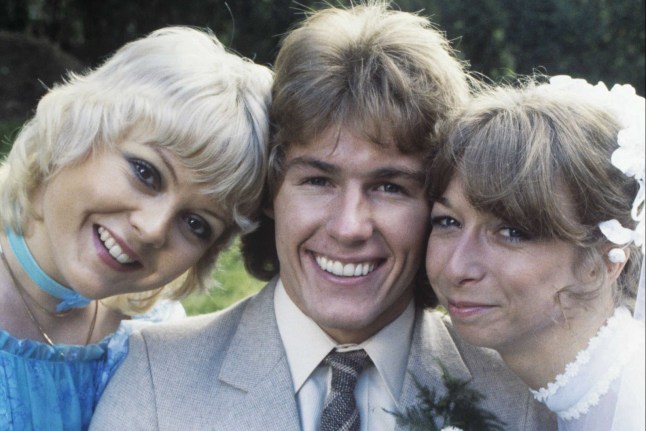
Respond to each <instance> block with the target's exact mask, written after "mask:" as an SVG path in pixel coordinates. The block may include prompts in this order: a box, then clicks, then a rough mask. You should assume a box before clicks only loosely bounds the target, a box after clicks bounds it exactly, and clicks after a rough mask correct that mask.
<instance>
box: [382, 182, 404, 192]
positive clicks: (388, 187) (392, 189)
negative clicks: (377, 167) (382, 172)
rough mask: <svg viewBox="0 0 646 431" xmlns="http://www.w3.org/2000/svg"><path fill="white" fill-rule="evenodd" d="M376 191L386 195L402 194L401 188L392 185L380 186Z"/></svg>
mask: <svg viewBox="0 0 646 431" xmlns="http://www.w3.org/2000/svg"><path fill="white" fill-rule="evenodd" d="M377 190H380V191H383V192H386V193H402V188H401V187H400V186H399V185H397V184H393V183H386V184H382V185H380V186H379V187H378V188H377Z"/></svg>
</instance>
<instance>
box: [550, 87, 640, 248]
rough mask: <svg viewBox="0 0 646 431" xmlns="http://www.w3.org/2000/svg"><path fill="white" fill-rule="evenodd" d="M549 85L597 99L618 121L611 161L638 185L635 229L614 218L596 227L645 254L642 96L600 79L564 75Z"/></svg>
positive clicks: (634, 202)
mask: <svg viewBox="0 0 646 431" xmlns="http://www.w3.org/2000/svg"><path fill="white" fill-rule="evenodd" d="M550 87H553V88H556V89H559V90H563V91H567V92H573V93H578V94H584V95H586V96H587V97H591V98H593V99H594V100H597V101H599V103H601V104H602V106H604V107H606V108H608V109H609V111H610V113H611V114H613V115H614V116H615V117H616V119H617V120H618V121H619V123H620V124H621V126H622V129H621V130H620V131H619V133H618V135H617V144H618V145H619V147H618V148H617V149H616V150H615V151H614V152H613V153H612V157H611V162H612V164H613V165H614V166H615V167H617V168H618V169H619V170H621V171H622V172H623V173H624V174H625V175H626V176H629V177H633V178H634V179H635V181H637V183H638V184H639V190H638V192H637V196H635V200H634V201H633V206H632V211H631V215H632V218H633V220H635V221H636V222H637V227H636V228H635V229H634V230H633V229H628V228H626V227H624V226H622V225H621V223H619V221H617V220H615V219H613V220H607V221H604V222H601V223H599V229H601V232H602V233H603V234H604V235H605V237H606V238H608V240H609V241H611V242H612V243H614V244H618V245H622V246H625V245H628V244H630V243H631V242H634V243H635V244H636V245H637V246H639V247H641V249H642V253H644V246H645V244H644V234H645V230H644V229H645V228H644V225H645V224H644V193H645V190H644V176H645V174H644V157H645V154H644V153H645V151H644V148H645V147H646V129H645V124H644V117H645V109H644V106H645V104H644V98H643V97H641V96H638V95H637V93H636V92H635V89H634V88H633V87H632V86H631V85H627V84H625V85H619V84H615V85H614V86H613V87H612V89H611V90H608V87H606V85H605V84H604V83H603V82H599V83H598V84H597V85H592V84H590V83H588V82H587V81H586V80H585V79H578V78H577V79H575V78H572V77H570V76H567V75H559V76H554V77H552V78H550Z"/></svg>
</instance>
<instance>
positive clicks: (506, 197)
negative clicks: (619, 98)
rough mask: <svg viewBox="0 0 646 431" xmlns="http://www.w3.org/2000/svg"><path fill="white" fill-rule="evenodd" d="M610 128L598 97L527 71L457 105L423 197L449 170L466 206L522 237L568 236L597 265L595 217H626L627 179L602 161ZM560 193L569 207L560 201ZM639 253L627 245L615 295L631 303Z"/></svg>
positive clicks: (632, 187) (632, 191)
mask: <svg viewBox="0 0 646 431" xmlns="http://www.w3.org/2000/svg"><path fill="white" fill-rule="evenodd" d="M619 129H620V127H619V124H618V122H617V120H616V119H615V118H614V117H613V116H612V115H611V114H610V113H609V112H607V111H606V109H605V108H604V107H602V106H598V105H597V104H595V103H594V102H593V101H591V100H588V99H587V98H585V97H584V96H577V95H574V94H564V93H563V92H560V91H556V90H554V89H553V88H551V87H550V86H549V85H546V84H543V85H541V84H539V83H537V81H536V80H527V81H525V82H523V83H521V84H519V86H517V87H514V86H511V85H509V86H500V87H494V88H490V89H488V90H485V91H483V92H482V93H481V94H479V95H478V96H477V97H476V98H475V99H474V100H473V101H472V102H471V103H470V104H469V106H468V107H467V108H466V109H465V110H464V111H463V112H462V113H461V114H460V116H459V117H458V118H457V119H456V120H455V122H454V123H453V125H452V127H451V131H450V132H449V135H448V138H447V141H446V143H445V145H443V146H441V147H440V149H439V150H438V152H437V154H435V156H434V158H433V161H432V164H431V166H430V173H431V189H430V193H431V199H436V198H438V197H440V196H441V195H442V193H443V192H444V191H445V189H446V187H447V185H448V183H449V181H450V180H451V178H453V177H454V176H457V177H459V178H461V179H462V181H463V184H464V189H465V194H466V196H467V199H468V201H469V202H470V204H471V205H473V207H474V208H476V209H478V210H479V211H482V212H485V213H490V214H493V215H494V216H496V217H497V218H500V219H501V220H505V221H506V222H508V223H510V224H513V225H514V226H515V227H517V228H519V229H521V230H522V231H524V232H525V233H526V234H527V235H529V237H530V238H536V239H559V240H563V241H566V242H568V243H571V244H573V245H575V246H576V247H578V248H579V250H580V252H581V253H580V256H581V262H582V263H583V262H586V263H589V264H592V265H603V264H604V259H605V257H606V253H607V248H608V242H607V239H606V238H605V237H604V236H603V235H602V234H601V232H600V230H599V228H598V224H599V223H600V222H602V221H605V220H611V219H617V220H619V221H620V222H621V224H622V225H623V226H626V227H630V228H632V229H634V227H635V222H634V220H633V219H632V217H631V215H630V212H631V207H632V202H633V200H634V197H635V195H636V193H637V187H638V186H637V182H636V181H635V180H634V179H632V178H629V177H627V176H625V175H624V174H623V173H622V172H621V171H620V170H618V169H617V168H616V167H614V166H613V165H612V163H611V161H610V158H611V154H612V152H613V151H614V150H615V149H616V148H617V146H618V144H617V133H618V131H619ZM563 202H567V203H568V205H571V208H572V210H573V211H564V210H563ZM572 213H574V217H572V216H571V214H572ZM640 262H641V251H640V250H639V248H637V247H636V246H634V245H631V246H630V257H629V261H628V263H627V264H626V267H625V268H624V270H623V272H622V274H621V275H620V277H619V280H618V283H617V285H618V289H617V291H616V292H615V297H616V301H617V303H625V304H627V305H631V304H632V301H633V300H634V297H635V294H636V289H637V281H638V276H639V267H640ZM582 266H585V265H582ZM585 267H587V268H589V266H585ZM594 267H595V266H593V268H594ZM596 268H600V267H599V266H596ZM596 273H597V274H599V275H600V276H602V274H605V271H601V270H599V271H596ZM588 293H589V292H588Z"/></svg>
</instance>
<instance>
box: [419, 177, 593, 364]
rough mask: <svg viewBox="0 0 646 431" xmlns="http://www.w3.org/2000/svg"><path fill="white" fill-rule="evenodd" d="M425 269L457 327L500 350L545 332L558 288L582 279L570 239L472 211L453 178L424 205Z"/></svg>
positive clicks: (553, 319) (554, 318)
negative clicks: (427, 221)
mask: <svg viewBox="0 0 646 431" xmlns="http://www.w3.org/2000/svg"><path fill="white" fill-rule="evenodd" d="M431 224H432V232H431V235H430V239H429V242H428V249H427V257H426V270H427V273H428V276H429V279H430V282H431V285H432V286H433V289H434V290H435V292H436V294H437V296H438V298H439V300H440V303H441V304H442V305H443V306H445V307H446V308H447V310H448V312H449V314H450V316H451V320H452V322H453V325H454V326H455V328H456V330H457V331H458V332H459V334H460V335H461V336H462V337H463V338H465V339H466V340H467V341H469V342H470V343H472V344H476V345H479V346H485V347H490V348H494V349H496V350H498V351H500V352H501V353H504V352H508V351H512V350H514V349H517V348H519V347H521V346H523V345H524V344H525V343H532V344H536V343H540V342H541V341H545V340H549V339H550V334H551V333H552V331H554V330H555V329H556V326H557V325H561V324H562V323H561V321H562V319H561V317H562V310H561V308H560V306H559V292H560V291H561V290H562V289H564V288H566V287H569V288H572V287H576V286H577V285H579V284H581V282H580V281H579V280H578V278H577V275H576V274H575V268H576V265H577V262H578V259H577V252H576V250H575V248H574V246H572V245H570V244H568V243H566V242H563V241H559V240H542V239H532V238H530V237H528V236H527V235H526V234H525V233H524V232H522V231H521V230H519V229H517V228H516V227H514V226H513V225H510V224H508V223H506V222H505V221H503V220H500V219H498V218H496V217H495V216H493V215H491V214H486V213H482V212H479V211H477V210H476V209H475V208H473V207H472V206H471V205H470V204H469V202H468V201H467V200H466V198H465V195H464V192H463V189H462V183H461V181H460V180H459V179H455V178H454V179H453V180H451V182H450V183H449V186H448V188H447V190H446V192H445V193H444V194H443V196H442V198H441V199H440V200H439V201H438V202H436V203H435V204H434V206H433V209H432V211H431Z"/></svg>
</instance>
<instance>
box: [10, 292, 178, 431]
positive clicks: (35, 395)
mask: <svg viewBox="0 0 646 431" xmlns="http://www.w3.org/2000/svg"><path fill="white" fill-rule="evenodd" d="M178 307H179V308H180V309H181V305H179V303H176V302H171V301H163V302H161V303H160V304H159V305H158V306H157V307H155V309H153V311H152V312H151V313H148V314H145V315H142V316H136V317H135V318H133V319H132V320H128V321H123V322H121V324H120V325H119V328H118V329H117V331H116V332H114V333H113V334H111V335H109V336H107V337H106V338H104V339H103V340H101V342H99V343H97V344H90V345H87V346H76V345H63V344H61V345H55V346H50V345H48V344H45V343H41V342H38V341H34V340H21V339H17V338H15V337H13V336H12V335H11V334H9V333H8V332H6V331H3V330H0V430H3V431H4V430H16V431H30V430H33V431H40V430H49V431H72V430H74V431H76V430H86V429H87V428H88V427H89V424H90V419H91V417H92V413H93V412H94V408H95V407H96V404H97V402H98V400H99V397H100V396H101V394H102V393H103V390H104V389H105V387H106V385H107V384H108V381H109V380H110V377H111V376H112V375H113V374H114V372H115V371H116V370H117V368H118V367H119V365H120V364H121V363H122V362H123V360H124V358H125V357H126V355H127V353H128V337H129V335H130V334H131V333H132V331H133V330H135V329H138V328H139V327H141V326H143V325H146V324H149V323H155V322H160V321H163V320H169V319H173V318H176V317H181V316H183V315H184V314H183V309H181V311H178V310H179V309H178Z"/></svg>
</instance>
